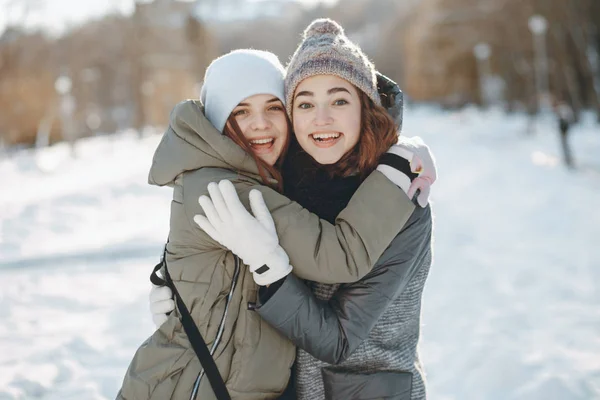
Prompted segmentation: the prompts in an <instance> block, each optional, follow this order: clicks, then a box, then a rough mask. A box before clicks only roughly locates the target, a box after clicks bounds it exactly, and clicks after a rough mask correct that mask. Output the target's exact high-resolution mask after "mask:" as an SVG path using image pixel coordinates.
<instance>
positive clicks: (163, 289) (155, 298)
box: [149, 285, 175, 329]
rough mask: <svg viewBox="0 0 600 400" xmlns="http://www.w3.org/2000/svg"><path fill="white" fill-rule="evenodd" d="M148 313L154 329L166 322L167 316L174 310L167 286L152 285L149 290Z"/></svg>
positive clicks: (173, 302) (171, 294)
mask: <svg viewBox="0 0 600 400" xmlns="http://www.w3.org/2000/svg"><path fill="white" fill-rule="evenodd" d="M149 298H150V313H151V314H152V321H154V325H155V326H156V329H158V328H160V326H161V325H162V324H164V323H165V322H166V321H167V317H168V316H167V314H168V313H170V312H171V311H173V310H174V309H175V301H174V300H173V292H172V291H171V289H169V287H168V286H156V285H152V289H150V296H149Z"/></svg>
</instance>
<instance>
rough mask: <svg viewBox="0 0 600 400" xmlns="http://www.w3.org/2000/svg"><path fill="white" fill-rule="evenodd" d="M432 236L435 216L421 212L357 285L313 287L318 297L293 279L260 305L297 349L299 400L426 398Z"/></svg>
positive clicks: (289, 277) (421, 399)
mask: <svg viewBox="0 0 600 400" xmlns="http://www.w3.org/2000/svg"><path fill="white" fill-rule="evenodd" d="M431 237H432V218H431V210H430V208H429V207H427V208H424V209H423V208H417V209H416V210H415V211H414V212H413V214H412V216H411V218H410V219H409V221H408V222H407V224H406V225H405V226H404V228H403V229H402V231H401V232H400V233H399V234H398V235H397V236H396V238H395V239H394V240H393V241H392V243H391V244H390V246H389V247H388V248H387V250H386V251H385V252H384V254H383V255H382V256H381V258H380V259H379V260H378V262H377V263H376V265H375V267H374V268H373V270H372V271H371V272H370V273H369V274H367V275H366V276H365V277H364V278H362V279H361V280H359V281H358V282H355V283H350V284H340V285H325V284H317V283H313V284H312V285H313V292H314V293H313V292H311V289H310V288H309V286H307V284H305V283H304V282H303V281H301V280H300V279H298V278H297V277H295V276H293V275H290V276H288V277H287V278H286V279H285V281H284V282H283V284H282V285H281V287H279V288H278V289H277V291H276V292H275V293H274V294H272V296H271V297H270V298H269V299H268V300H266V301H265V303H264V304H261V305H259V307H258V308H257V311H258V313H259V314H260V315H261V317H262V318H263V319H264V320H266V321H267V322H268V323H269V324H270V325H272V326H273V327H275V328H276V329H277V330H279V331H280V332H281V333H282V334H283V335H284V336H286V337H288V338H290V339H291V340H292V341H293V342H294V343H295V344H296V345H297V346H298V355H297V358H296V368H297V373H296V387H297V395H298V399H302V400H304V399H311V400H312V399H335V400H337V399H340V400H341V399H344V400H363V399H394V400H423V399H425V398H426V394H425V383H424V374H423V371H422V367H421V363H420V360H419V355H418V351H417V345H418V342H419V333H420V329H419V328H420V313H421V296H422V292H423V287H424V284H425V280H426V278H427V275H428V272H429V268H430V265H431V259H432V249H431Z"/></svg>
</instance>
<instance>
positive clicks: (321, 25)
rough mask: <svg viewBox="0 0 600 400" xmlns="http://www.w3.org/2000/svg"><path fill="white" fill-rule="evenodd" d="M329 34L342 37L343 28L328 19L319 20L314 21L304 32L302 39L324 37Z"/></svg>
mask: <svg viewBox="0 0 600 400" xmlns="http://www.w3.org/2000/svg"><path fill="white" fill-rule="evenodd" d="M328 33H331V34H333V35H343V34H344V28H342V26H341V25H340V24H338V23H337V22H335V21H334V20H332V19H329V18H319V19H316V20H314V21H313V22H312V23H311V24H310V25H309V26H308V27H307V28H306V29H305V30H304V38H305V39H306V38H307V37H309V36H315V35H325V34H328Z"/></svg>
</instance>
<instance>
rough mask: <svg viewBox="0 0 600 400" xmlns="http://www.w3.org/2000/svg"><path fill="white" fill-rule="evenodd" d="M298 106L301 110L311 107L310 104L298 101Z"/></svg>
mask: <svg viewBox="0 0 600 400" xmlns="http://www.w3.org/2000/svg"><path fill="white" fill-rule="evenodd" d="M298 108H299V109H301V110H308V109H309V108H312V104H309V103H300V104H298Z"/></svg>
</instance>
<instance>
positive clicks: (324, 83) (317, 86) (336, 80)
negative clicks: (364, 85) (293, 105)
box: [296, 75, 354, 93]
mask: <svg viewBox="0 0 600 400" xmlns="http://www.w3.org/2000/svg"><path fill="white" fill-rule="evenodd" d="M333 87H341V88H345V89H348V90H349V91H350V92H351V93H352V89H353V88H354V86H353V85H352V84H351V83H350V82H348V81H347V80H345V79H343V78H340V77H339V76H337V75H314V76H311V77H308V78H306V79H304V80H303V81H302V82H300V84H299V85H298V86H297V88H296V93H298V92H300V91H303V90H307V91H310V92H315V93H317V92H320V91H323V92H326V91H327V90H329V89H331V88H333Z"/></svg>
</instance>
